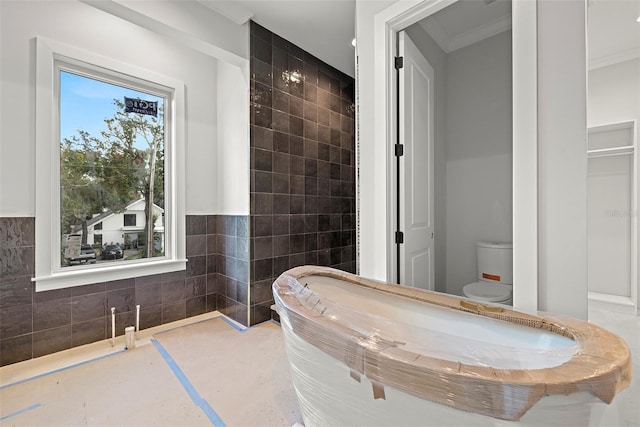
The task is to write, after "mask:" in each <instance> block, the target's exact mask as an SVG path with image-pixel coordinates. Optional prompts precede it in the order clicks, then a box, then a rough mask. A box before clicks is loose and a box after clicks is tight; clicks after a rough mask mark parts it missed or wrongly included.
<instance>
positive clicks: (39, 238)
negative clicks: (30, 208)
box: [32, 37, 186, 291]
mask: <svg viewBox="0 0 640 427" xmlns="http://www.w3.org/2000/svg"><path fill="white" fill-rule="evenodd" d="M67 58H72V61H76V62H77V61H80V62H83V63H86V64H90V65H93V66H95V67H101V68H103V69H106V70H113V71H114V72H115V73H118V74H121V75H128V76H135V79H142V80H146V81H148V82H153V83H151V84H152V85H153V84H155V85H160V86H163V87H165V88H168V89H170V90H171V91H172V92H173V96H172V97H171V99H170V101H171V102H168V103H167V105H165V114H167V117H169V118H170V119H169V120H168V129H167V131H166V134H167V135H170V138H167V141H168V142H169V143H167V144H166V146H165V158H166V159H167V165H166V167H165V182H166V184H165V185H166V189H165V204H166V206H167V207H170V208H171V209H173V214H172V215H169V218H168V219H169V223H168V224H167V223H165V227H166V233H165V237H166V238H167V240H166V241H165V245H166V246H165V256H164V257H159V258H157V259H146V260H140V261H127V262H126V263H123V264H118V265H117V266H116V265H112V264H110V265H109V266H98V265H91V266H80V267H73V268H70V267H67V268H65V269H62V268H61V267H60V223H59V212H60V201H59V197H56V196H57V195H59V194H60V177H59V172H58V171H59V164H60V158H59V156H60V153H59V149H57V147H59V143H58V135H59V129H58V128H59V123H58V121H59V120H58V119H57V115H58V113H57V110H58V108H57V107H56V105H55V102H56V99H57V95H56V93H57V87H56V85H57V83H56V82H57V80H58V79H57V78H56V73H55V70H56V67H57V65H56V60H60V59H65V60H66V59H67ZM184 92H185V90H184V83H183V82H181V81H179V80H176V79H173V78H170V77H166V76H162V75H159V74H156V73H153V72H150V71H148V70H144V69H141V68H138V67H135V66H132V65H130V64H126V63H122V62H118V61H115V60H113V59H110V58H106V57H103V56H100V55H97V54H94V53H92V52H88V51H85V50H82V49H78V48H75V47H73V46H69V45H66V44H63V43H59V42H56V41H53V40H49V39H45V38H42V37H38V38H36V91H35V96H36V102H35V110H36V111H35V117H36V123H35V126H36V130H35V135H36V180H35V184H36V219H35V224H36V236H35V243H36V254H35V256H36V260H35V261H36V262H35V264H36V267H35V278H34V279H32V280H34V281H35V282H36V291H43V290H49V289H58V288H65V287H70V286H79V285H84V284H89V283H96V282H104V281H106V280H117V279H123V278H130V277H134V276H141V275H147V274H157V273H165V272H169V271H177V270H184V269H185V268H186V249H185V207H184V206H185V200H184V172H185V166H184V159H185V143H186V140H185V116H184V113H185V93H184ZM52 213H57V214H54V215H52ZM165 219H167V218H166V217H165Z"/></svg>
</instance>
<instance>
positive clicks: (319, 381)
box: [273, 267, 631, 425]
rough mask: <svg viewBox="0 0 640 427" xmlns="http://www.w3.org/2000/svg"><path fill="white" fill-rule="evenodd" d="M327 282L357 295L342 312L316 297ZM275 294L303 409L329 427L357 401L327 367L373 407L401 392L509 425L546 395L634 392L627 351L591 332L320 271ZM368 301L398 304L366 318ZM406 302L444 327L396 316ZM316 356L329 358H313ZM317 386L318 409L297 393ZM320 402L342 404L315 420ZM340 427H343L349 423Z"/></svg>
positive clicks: (575, 324) (339, 304) (289, 279)
mask: <svg viewBox="0 0 640 427" xmlns="http://www.w3.org/2000/svg"><path fill="white" fill-rule="evenodd" d="M320 278H329V279H331V280H336V281H337V283H344V284H345V285H348V286H347V287H349V286H351V287H353V289H355V290H356V291H357V292H358V294H357V295H356V296H355V297H354V298H353V301H351V302H350V300H348V299H344V300H343V299H340V300H336V299H337V298H338V297H336V296H333V298H332V297H331V296H330V295H329V296H328V295H325V294H324V293H322V292H321V291H316V290H315V289H321V288H319V287H318V285H317V284H315V282H321V281H322V280H321V279H320ZM273 290H274V298H275V301H276V307H277V310H278V313H279V315H280V317H281V322H282V327H283V333H284V335H285V343H286V345H287V352H288V355H289V358H290V362H291V365H292V369H293V370H294V371H295V372H294V374H295V375H294V382H296V381H297V382H296V384H295V385H296V389H297V392H298V398H299V400H300V404H301V406H302V408H301V409H302V410H303V413H307V414H313V413H315V414H316V415H317V414H318V413H322V414H323V415H322V416H323V417H324V419H325V421H329V420H326V418H327V417H331V418H333V417H335V416H336V414H337V413H340V410H339V407H340V406H342V407H344V408H346V409H347V410H348V409H349V405H348V404H347V402H349V400H350V399H352V398H354V396H350V395H349V394H348V393H346V392H345V390H346V388H345V384H348V383H336V384H334V385H333V386H331V387H329V386H328V385H327V384H326V382H327V381H328V380H330V379H332V377H331V374H329V373H326V374H323V373H322V372H323V369H324V368H325V367H324V366H322V364H328V365H332V364H333V365H336V366H340V367H341V368H340V369H343V370H344V375H343V376H344V377H348V379H349V381H350V382H351V384H350V385H348V386H347V388H348V387H351V386H355V387H357V388H360V389H361V388H362V387H366V388H368V390H369V391H368V392H367V393H366V394H367V395H368V396H367V398H368V399H370V400H372V401H374V402H375V401H378V400H380V401H383V400H386V399H387V398H388V394H389V393H390V392H392V393H398V392H400V393H404V394H406V395H408V396H411V398H410V399H409V400H411V399H420V400H425V401H428V402H435V403H437V404H438V405H440V406H442V405H444V406H443V407H446V408H447V409H450V408H455V410H458V412H460V410H461V411H466V412H469V413H475V414H482V415H485V416H487V417H492V418H495V419H501V420H518V419H520V418H521V417H522V416H523V415H524V414H525V413H526V412H527V411H528V410H529V409H530V408H531V407H532V406H533V405H535V404H536V402H538V401H539V400H540V399H541V398H543V397H544V396H548V395H558V396H562V397H565V396H566V395H569V394H572V393H587V394H590V395H593V396H596V397H597V398H599V399H600V400H602V401H604V402H607V403H608V402H610V401H611V400H612V399H613V397H614V396H615V394H616V393H617V392H618V391H620V390H622V389H623V388H625V387H626V386H627V385H628V384H629V382H630V378H631V363H630V355H629V351H628V348H627V346H626V343H624V341H623V340H621V339H620V338H618V337H617V336H615V335H613V334H611V333H609V332H607V331H605V330H603V329H601V328H599V327H597V326H595V325H592V324H589V323H587V322H582V321H578V320H575V319H569V318H566V319H564V318H562V319H559V318H553V317H551V316H547V315H546V314H544V313H539V314H538V315H530V314H525V313H520V312H516V311H513V310H509V309H506V308H503V307H493V306H485V305H480V304H476V303H473V302H470V301H468V300H466V299H461V298H457V297H453V296H449V295H444V294H438V293H434V292H428V291H423V290H419V289H414V288H408V287H403V286H398V285H389V284H385V283H380V282H374V281H370V280H366V279H363V278H360V277H358V276H354V275H351V274H349V273H344V272H341V271H338V270H333V269H328V268H323V267H298V268H296V269H292V270H290V271H288V272H285V273H284V274H283V275H281V276H280V277H279V278H278V279H277V280H276V282H274V286H273ZM363 292H365V293H367V292H369V293H371V292H373V293H374V294H376V295H381V296H382V299H384V298H387V299H391V301H389V302H382V303H380V305H378V306H375V305H374V306H373V309H374V310H373V311H371V310H369V311H367V310H362V309H361V307H360V306H359V305H358V301H359V300H360V299H364V298H366V295H365V294H362V293H363ZM376 298H377V297H376ZM399 299H400V300H399ZM354 301H355V302H354ZM398 301H400V303H402V304H404V303H409V304H413V305H414V306H415V309H414V311H415V312H416V313H417V314H416V315H417V316H424V313H420V311H421V310H422V307H424V311H425V312H426V311H428V310H432V311H433V310H435V311H440V312H442V314H439V315H440V316H444V317H445V318H446V319H445V320H443V322H445V323H442V324H436V325H434V324H430V323H437V322H439V320H433V322H431V321H422V320H421V321H416V319H415V318H412V317H411V316H410V315H405V314H406V313H403V314H402V315H395V314H394V313H395V312H394V311H393V310H395V309H394V308H393V305H394V304H399V303H398ZM399 310H404V309H403V308H402V309H399ZM420 319H422V318H420ZM429 319H430V318H427V320H429ZM434 319H435V318H434ZM421 322H422V323H421ZM446 322H449V323H446ZM445 324H447V325H449V324H450V325H454V327H450V328H447V327H443V325H445ZM465 325H467V326H465ZM505 325H506V326H505ZM500 328H502V329H505V328H508V329H509V331H511V330H513V331H514V332H513V333H511V332H509V333H508V334H506V335H509V336H506V335H505V336H500V333H499V332H496V330H500ZM491 335H496V336H493V337H492V336H491ZM487 336H489V339H487ZM531 341H534V342H531ZM550 343H552V344H550ZM315 349H317V350H320V352H319V353H320V354H312V353H311V352H312V351H313V350H315ZM296 353H297V355H298V357H296ZM303 353H304V357H302V356H301V354H303ZM315 359H318V360H321V362H318V363H317V364H316V365H313V366H311V365H309V366H307V368H309V372H311V373H312V372H316V375H315V376H310V375H311V374H308V373H305V369H304V368H303V367H302V366H301V365H308V364H310V363H312V361H313V360H315ZM292 360H295V363H293V362H292ZM327 368H331V367H330V366H329V367H327ZM334 368H335V367H334ZM364 378H366V381H365V380H364ZM305 382H306V384H303V383H305ZM310 382H311V383H312V384H311V385H312V386H313V387H312V389H310V390H313V392H312V394H313V395H314V397H313V398H312V400H309V399H310V398H309V396H307V394H308V393H307V394H303V393H301V392H300V389H301V388H304V389H307V388H308V387H310ZM356 384H357V385H356ZM327 387H328V388H327ZM321 390H324V392H321ZM361 392H362V390H361ZM323 393H324V395H326V396H331V397H332V400H331V401H332V402H333V401H334V400H335V402H337V403H332V404H330V405H329V409H330V410H328V411H324V412H322V411H318V410H311V408H310V406H311V405H314V406H318V404H319V402H318V401H319V400H322V398H321V395H322V394H323ZM394 399H395V398H394ZM354 404H355V403H354ZM360 404H361V403H360ZM373 404H374V405H376V403H373ZM377 405H384V404H383V403H377ZM305 406H309V408H307V409H309V410H308V411H305V410H304V407H305ZM400 406H402V405H400ZM413 408H415V406H414V407H413ZM351 409H352V410H353V411H358V409H357V408H351ZM365 412H366V411H365ZM399 416H402V414H399ZM332 421H334V422H335V423H337V424H338V425H339V424H342V423H343V422H344V421H345V420H344V419H342V420H341V419H332ZM320 424H322V423H320ZM365 424H366V423H365ZM325 425H332V423H331V422H327V423H326V424H325Z"/></svg>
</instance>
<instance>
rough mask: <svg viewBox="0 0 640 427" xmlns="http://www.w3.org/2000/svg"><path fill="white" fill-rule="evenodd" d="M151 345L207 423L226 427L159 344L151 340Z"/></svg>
mask: <svg viewBox="0 0 640 427" xmlns="http://www.w3.org/2000/svg"><path fill="white" fill-rule="evenodd" d="M151 343H152V344H153V345H154V346H155V348H156V350H158V352H159V353H160V355H161V356H162V358H163V359H164V361H165V362H167V365H169V368H171V370H172V371H173V373H174V375H175V376H176V378H178V381H180V383H181V384H182V387H183V388H184V389H185V391H186V392H187V394H188V395H189V397H191V400H192V401H193V403H195V404H196V406H199V407H200V409H202V411H203V412H204V413H205V415H206V416H207V417H208V418H209V421H211V423H212V424H213V425H214V426H219V427H226V424H225V423H224V421H222V418H220V416H219V415H218V413H217V412H216V411H215V410H214V409H213V408H212V407H211V405H209V402H207V401H206V400H205V399H203V398H202V396H200V394H199V393H198V391H197V390H196V389H195V387H194V386H193V384H191V381H189V379H188V378H187V376H186V375H185V374H184V372H182V369H180V367H179V366H178V364H177V363H176V362H175V361H174V360H173V358H172V357H171V355H169V352H167V350H166V349H165V348H164V347H163V346H162V344H160V342H159V341H157V340H156V339H151Z"/></svg>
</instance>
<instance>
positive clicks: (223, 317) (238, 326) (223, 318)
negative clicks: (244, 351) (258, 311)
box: [222, 316, 249, 332]
mask: <svg viewBox="0 0 640 427" xmlns="http://www.w3.org/2000/svg"><path fill="white" fill-rule="evenodd" d="M222 320H224V321H225V322H227V325H229V326H231V327H232V328H234V329H236V330H237V331H240V332H244V331H246V330H247V329H249V328H245V327H244V326H240V325H238V324H237V323H236V322H234V321H232V320H229V319H227V318H226V317H225V316H222Z"/></svg>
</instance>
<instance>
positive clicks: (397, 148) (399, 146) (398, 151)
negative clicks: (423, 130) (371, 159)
mask: <svg viewBox="0 0 640 427" xmlns="http://www.w3.org/2000/svg"><path fill="white" fill-rule="evenodd" d="M395 152H396V157H401V156H404V145H403V144H396V146H395Z"/></svg>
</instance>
